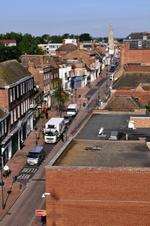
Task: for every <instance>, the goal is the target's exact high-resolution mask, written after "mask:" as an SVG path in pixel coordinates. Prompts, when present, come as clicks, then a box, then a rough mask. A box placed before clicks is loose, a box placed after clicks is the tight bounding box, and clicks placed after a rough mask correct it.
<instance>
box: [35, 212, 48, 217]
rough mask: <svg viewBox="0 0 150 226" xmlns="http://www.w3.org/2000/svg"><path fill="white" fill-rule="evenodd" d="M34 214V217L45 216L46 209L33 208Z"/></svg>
mask: <svg viewBox="0 0 150 226" xmlns="http://www.w3.org/2000/svg"><path fill="white" fill-rule="evenodd" d="M35 216H36V217H45V216H46V210H35Z"/></svg>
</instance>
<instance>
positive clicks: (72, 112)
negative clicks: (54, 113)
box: [67, 104, 78, 117]
mask: <svg viewBox="0 0 150 226" xmlns="http://www.w3.org/2000/svg"><path fill="white" fill-rule="evenodd" d="M77 113H78V106H77V104H69V105H68V107H67V115H68V116H71V117H72V116H76V114H77Z"/></svg>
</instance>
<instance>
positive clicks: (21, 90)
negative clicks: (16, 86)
mask: <svg viewBox="0 0 150 226" xmlns="http://www.w3.org/2000/svg"><path fill="white" fill-rule="evenodd" d="M20 93H21V95H22V94H23V88H22V84H20Z"/></svg>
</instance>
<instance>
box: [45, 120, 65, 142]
mask: <svg viewBox="0 0 150 226" xmlns="http://www.w3.org/2000/svg"><path fill="white" fill-rule="evenodd" d="M65 127H66V125H65V120H64V118H51V119H50V120H49V121H48V122H47V123H46V124H45V129H44V140H45V143H48V144H51V143H56V142H57V141H58V138H59V137H60V136H61V135H62V134H63V132H64V131H65Z"/></svg>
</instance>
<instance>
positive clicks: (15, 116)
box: [13, 109, 17, 122]
mask: <svg viewBox="0 0 150 226" xmlns="http://www.w3.org/2000/svg"><path fill="white" fill-rule="evenodd" d="M13 114H14V122H16V120H17V115H16V109H14V110H13Z"/></svg>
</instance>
